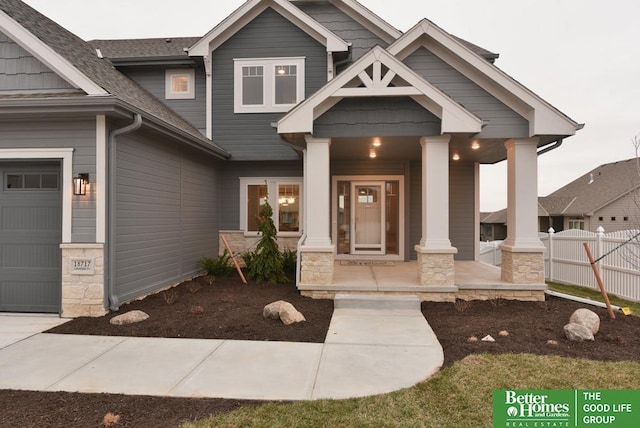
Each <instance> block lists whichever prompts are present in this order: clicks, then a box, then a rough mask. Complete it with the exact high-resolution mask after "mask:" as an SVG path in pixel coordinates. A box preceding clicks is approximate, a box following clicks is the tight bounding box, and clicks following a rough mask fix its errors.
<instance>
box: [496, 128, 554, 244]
mask: <svg viewBox="0 0 640 428" xmlns="http://www.w3.org/2000/svg"><path fill="white" fill-rule="evenodd" d="M538 140H539V138H537V137H536V138H523V139H512V140H507V141H506V142H505V147H506V148H507V225H508V227H507V239H505V241H504V243H503V244H502V247H503V248H504V249H505V250H507V251H512V252H540V251H544V245H543V244H542V241H540V238H539V237H538V154H537V147H538Z"/></svg>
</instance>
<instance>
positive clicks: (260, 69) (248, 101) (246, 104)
mask: <svg viewBox="0 0 640 428" xmlns="http://www.w3.org/2000/svg"><path fill="white" fill-rule="evenodd" d="M303 99H304V58H302V57H295V58H262V59H235V60H234V112H235V113H269V112H286V111H289V110H290V109H291V108H292V107H294V106H295V105H296V104H298V103H299V102H300V101H302V100H303Z"/></svg>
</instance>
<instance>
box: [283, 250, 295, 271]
mask: <svg viewBox="0 0 640 428" xmlns="http://www.w3.org/2000/svg"><path fill="white" fill-rule="evenodd" d="M297 264H298V253H297V252H296V250H291V249H289V248H287V249H285V250H284V251H283V252H282V268H283V269H284V271H285V272H286V273H294V272H295V271H296V265H297Z"/></svg>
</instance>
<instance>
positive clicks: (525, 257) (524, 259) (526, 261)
mask: <svg viewBox="0 0 640 428" xmlns="http://www.w3.org/2000/svg"><path fill="white" fill-rule="evenodd" d="M501 270H502V272H501V274H500V276H501V278H502V280H503V281H507V282H510V283H512V284H544V283H545V281H544V254H543V253H542V252H536V253H517V252H512V251H508V250H504V249H503V250H502V269H501Z"/></svg>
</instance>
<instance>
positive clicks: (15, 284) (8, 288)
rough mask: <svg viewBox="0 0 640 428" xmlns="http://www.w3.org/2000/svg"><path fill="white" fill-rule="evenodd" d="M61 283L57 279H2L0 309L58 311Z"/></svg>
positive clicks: (0, 282) (0, 283)
mask: <svg viewBox="0 0 640 428" xmlns="http://www.w3.org/2000/svg"><path fill="white" fill-rule="evenodd" d="M60 299H61V297H60V283H59V282H57V281H35V280H34V281H14V280H10V279H7V280H2V281H0V302H2V303H1V304H0V310H3V311H14V312H58V310H59V303H57V302H59V301H60Z"/></svg>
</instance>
